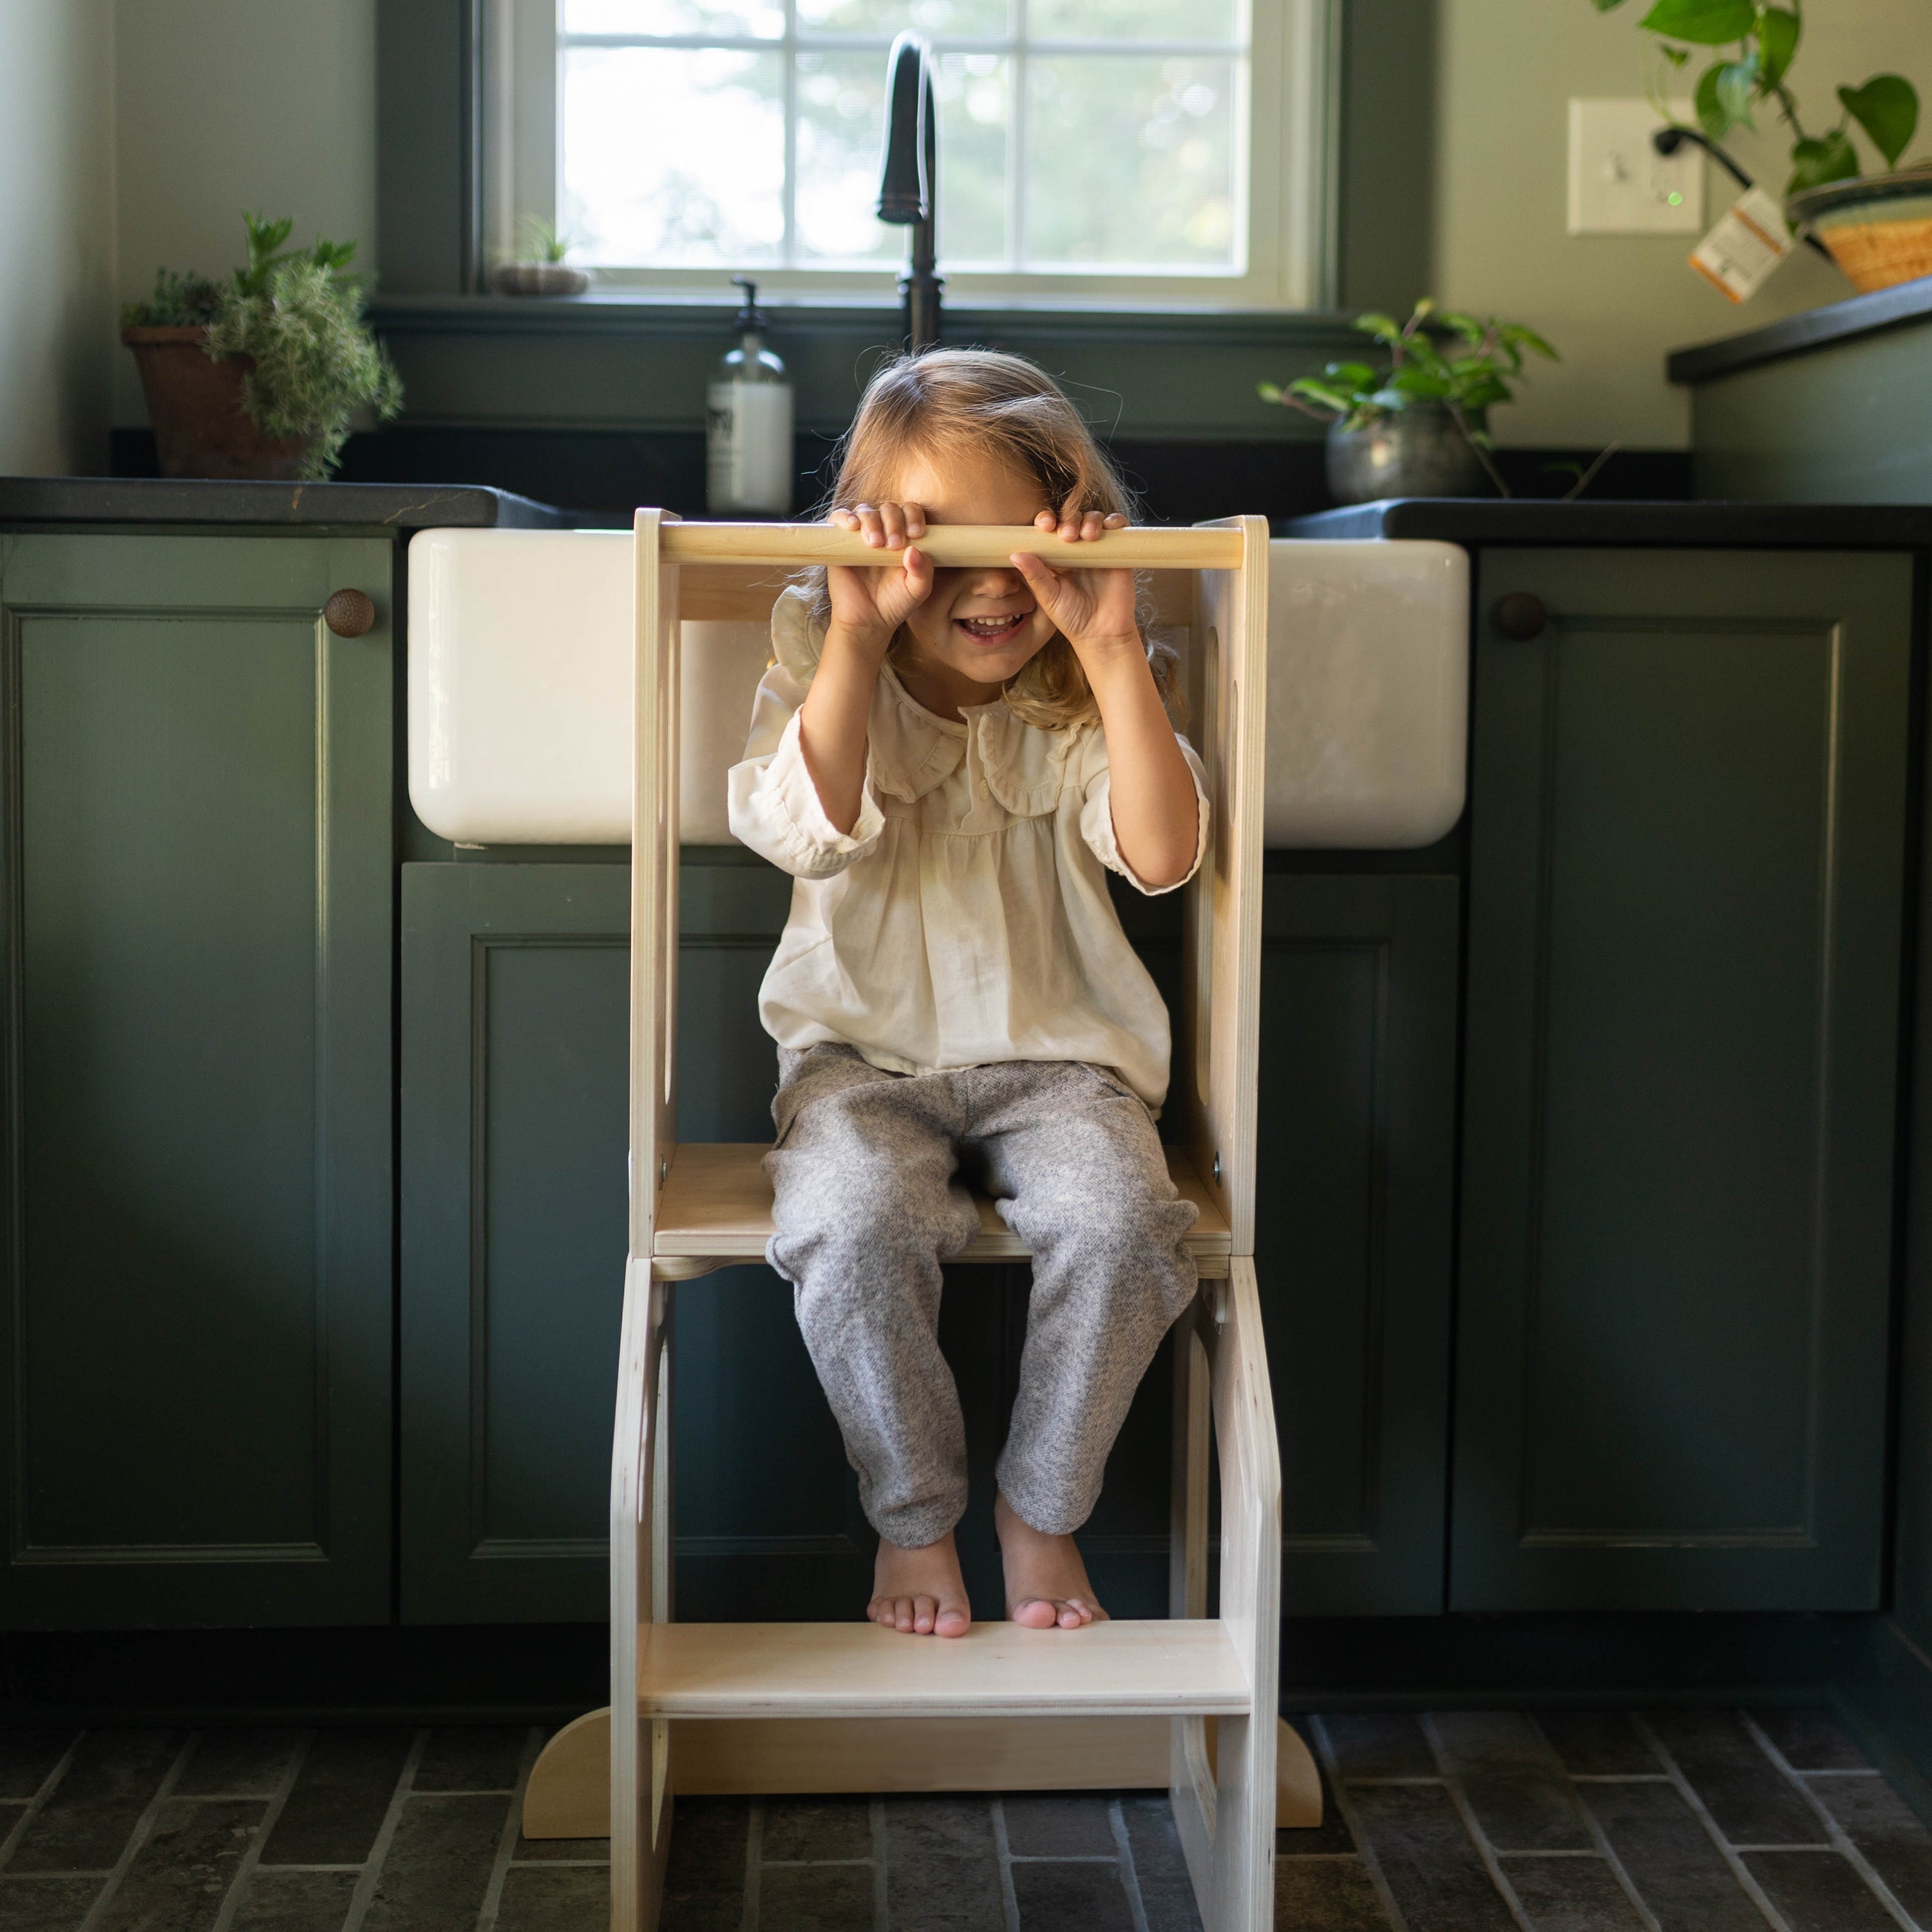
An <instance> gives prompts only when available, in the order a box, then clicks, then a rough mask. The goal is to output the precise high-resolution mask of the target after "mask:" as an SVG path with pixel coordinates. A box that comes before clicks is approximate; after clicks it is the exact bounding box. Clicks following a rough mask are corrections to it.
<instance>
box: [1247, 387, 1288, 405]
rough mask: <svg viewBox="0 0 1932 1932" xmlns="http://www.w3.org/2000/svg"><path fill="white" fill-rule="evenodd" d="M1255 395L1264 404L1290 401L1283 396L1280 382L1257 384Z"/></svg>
mask: <svg viewBox="0 0 1932 1932" xmlns="http://www.w3.org/2000/svg"><path fill="white" fill-rule="evenodd" d="M1255 394H1256V395H1258V396H1259V397H1260V398H1261V399H1262V401H1263V402H1265V403H1280V402H1286V401H1287V400H1288V399H1287V398H1286V396H1284V395H1283V394H1282V388H1281V385H1280V383H1256V385H1255Z"/></svg>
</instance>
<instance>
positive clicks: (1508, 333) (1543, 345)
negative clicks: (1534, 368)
mask: <svg viewBox="0 0 1932 1932" xmlns="http://www.w3.org/2000/svg"><path fill="white" fill-rule="evenodd" d="M1502 338H1503V340H1504V341H1505V342H1508V343H1511V344H1517V345H1520V347H1523V348H1525V349H1534V350H1535V351H1536V353H1537V354H1538V355H1539V356H1547V357H1548V358H1549V359H1550V361H1551V362H1562V360H1563V359H1562V356H1559V355H1558V354H1557V353H1556V350H1553V348H1551V347H1550V344H1548V343H1547V342H1546V341H1544V339H1543V338H1542V337H1541V336H1540V335H1538V334H1537V332H1536V331H1535V329H1526V328H1524V327H1523V324H1522V323H1520V322H1506V323H1504V324H1503V326H1502Z"/></svg>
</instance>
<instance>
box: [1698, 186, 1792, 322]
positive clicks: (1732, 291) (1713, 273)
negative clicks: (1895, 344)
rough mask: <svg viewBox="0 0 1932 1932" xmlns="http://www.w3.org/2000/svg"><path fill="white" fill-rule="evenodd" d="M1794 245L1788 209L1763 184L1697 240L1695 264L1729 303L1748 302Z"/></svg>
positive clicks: (1752, 190) (1731, 207) (1751, 189)
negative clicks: (1786, 220) (1786, 210)
mask: <svg viewBox="0 0 1932 1932" xmlns="http://www.w3.org/2000/svg"><path fill="white" fill-rule="evenodd" d="M1794 245H1795V243H1794V240H1793V236H1792V233H1791V230H1790V229H1789V228H1787V226H1785V225H1784V210H1783V209H1782V208H1780V207H1779V206H1778V203H1777V202H1775V201H1773V200H1772V198H1771V196H1769V195H1768V194H1766V193H1765V191H1764V190H1763V188H1761V187H1754V188H1748V189H1746V190H1745V193H1743V194H1742V196H1740V197H1739V199H1737V200H1736V202H1733V204H1732V205H1731V206H1730V208H1728V209H1727V210H1726V211H1725V213H1724V215H1723V217H1721V219H1720V220H1719V221H1718V225H1717V226H1716V227H1715V228H1714V229H1712V230H1711V232H1710V233H1709V234H1708V235H1707V236H1705V237H1704V239H1703V241H1701V242H1699V243H1698V245H1697V251H1696V253H1695V254H1693V255H1692V256H1691V267H1692V268H1694V269H1696V270H1697V272H1698V274H1699V275H1702V276H1703V278H1704V279H1705V281H1707V282H1709V284H1711V286H1712V287H1713V288H1714V289H1715V290H1717V291H1718V293H1719V294H1720V295H1721V296H1724V298H1725V299H1726V300H1727V301H1729V302H1749V301H1750V300H1751V297H1752V296H1754V295H1756V294H1757V292H1758V290H1760V289H1761V288H1763V287H1764V285H1765V284H1766V281H1768V280H1769V278H1770V275H1771V272H1772V269H1775V268H1776V267H1777V266H1778V263H1781V261H1783V260H1784V258H1785V257H1786V256H1787V255H1788V254H1790V253H1791V251H1792V249H1793V246H1794Z"/></svg>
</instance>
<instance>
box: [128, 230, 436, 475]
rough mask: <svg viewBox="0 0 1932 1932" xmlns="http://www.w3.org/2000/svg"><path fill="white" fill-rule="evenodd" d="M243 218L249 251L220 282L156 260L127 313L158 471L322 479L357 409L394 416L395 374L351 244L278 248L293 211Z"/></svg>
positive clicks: (397, 400) (398, 401)
mask: <svg viewBox="0 0 1932 1932" xmlns="http://www.w3.org/2000/svg"><path fill="white" fill-rule="evenodd" d="M242 220H243V221H244V223H245V224H246V226H247V229H248V260H247V262H246V263H245V264H244V266H242V267H241V268H239V269H236V272H235V273H234V275H233V277H232V278H230V279H229V281H226V282H220V283H217V282H211V281H208V280H206V279H205V278H203V277H202V276H199V275H177V274H175V272H173V271H172V270H171V269H163V270H161V272H160V274H159V275H158V276H157V278H156V279H155V283H154V293H153V295H152V296H150V297H149V298H148V300H147V301H145V302H136V303H133V304H131V305H130V306H129V307H128V308H127V309H126V310H124V311H123V312H122V314H121V341H123V342H124V343H125V344H127V346H128V347H129V348H130V349H131V350H133V352H134V361H135V363H136V366H137V367H138V368H139V370H140V372H141V387H142V391H143V392H144V393H145V395H146V397H147V399H148V416H149V419H151V421H152V422H153V424H154V446H155V449H156V451H157V454H158V455H159V458H160V469H161V474H162V475H163V476H248V477H261V478H271V479H277V480H279V479H281V478H291V479H293V478H309V479H319V478H323V477H326V476H328V475H330V474H331V473H332V472H333V471H334V470H335V467H336V466H337V464H338V462H339V461H340V460H341V454H342V446H343V443H344V441H345V440H347V437H348V434H349V425H350V421H351V419H353V417H354V416H355V414H356V412H357V410H362V409H367V410H371V411H372V412H373V413H374V414H375V415H376V416H377V417H378V418H379V419H381V418H387V417H389V416H394V415H395V413H396V412H397V410H399V409H400V408H401V407H402V383H401V380H400V379H399V378H398V376H397V374H396V372H395V369H394V368H392V366H391V365H390V362H389V359H388V357H387V356H385V355H384V354H383V351H382V350H381V348H380V347H379V346H378V344H377V341H376V339H375V338H374V336H373V335H371V334H370V332H369V330H368V326H367V325H366V324H365V323H364V321H363V320H362V303H363V294H362V286H361V284H359V282H358V281H356V280H355V279H354V278H352V277H350V276H347V275H344V274H343V270H344V269H346V268H347V266H348V265H349V263H350V261H351V260H353V257H354V256H355V254H356V245H355V243H354V242H329V241H324V240H321V239H318V240H317V242H316V243H315V245H314V247H313V248H296V249H285V248H284V247H283V244H284V242H287V239H289V233H290V229H292V228H293V226H294V223H293V221H290V220H281V221H269V220H265V219H264V218H263V217H262V216H260V215H257V214H245V215H243V217H242Z"/></svg>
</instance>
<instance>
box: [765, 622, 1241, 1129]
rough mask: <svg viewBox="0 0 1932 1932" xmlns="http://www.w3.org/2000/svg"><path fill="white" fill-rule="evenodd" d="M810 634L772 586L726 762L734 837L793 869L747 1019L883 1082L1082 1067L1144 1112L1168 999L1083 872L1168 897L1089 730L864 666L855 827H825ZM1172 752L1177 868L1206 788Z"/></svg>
mask: <svg viewBox="0 0 1932 1932" xmlns="http://www.w3.org/2000/svg"><path fill="white" fill-rule="evenodd" d="M823 642H824V637H823V633H822V632H821V631H820V630H819V629H818V628H817V626H815V625H814V624H813V623H812V622H811V617H810V614H809V607H808V604H807V601H806V599H805V593H804V592H802V591H800V590H796V589H790V590H787V591H785V592H784V593H783V594H782V595H781V596H780V597H779V598H778V604H777V607H776V608H775V610H773V611H772V649H773V655H774V656H775V658H776V660H777V661H776V662H775V664H773V665H772V667H771V669H770V670H768V671H767V672H766V673H765V676H764V679H763V682H762V683H760V685H759V686H758V694H757V700H756V702H755V703H754V706H753V708H752V712H751V738H750V740H749V742H748V743H747V744H746V745H745V757H744V762H743V763H741V764H738V765H734V766H733V767H732V768H731V772H730V825H731V830H732V833H733V836H735V837H736V838H739V839H740V840H742V841H743V842H744V843H745V844H747V845H748V846H749V847H751V850H753V851H754V852H757V853H760V854H761V855H762V856H764V857H765V858H767V859H770V860H771V862H772V863H773V864H774V865H779V866H781V867H783V868H784V870H785V871H787V872H789V873H790V874H792V876H793V878H794V879H795V880H796V881H797V883H796V885H795V886H793V889H792V900H791V916H790V919H788V920H787V922H786V925H785V929H784V937H783V938H781V940H780V941H779V942H778V951H777V953H776V954H775V956H773V958H772V963H771V967H770V969H769V971H767V972H766V974H765V980H764V984H763V986H762V987H761V988H760V991H759V995H758V1016H759V1018H760V1019H761V1020H762V1021H763V1022H764V1026H765V1030H766V1032H767V1033H769V1034H771V1036H772V1038H773V1039H774V1040H776V1041H777V1042H778V1044H779V1045H780V1046H790V1047H805V1046H813V1045H814V1044H816V1043H817V1042H819V1041H820V1040H834V1041H839V1042H842V1043H844V1044H846V1045H847V1046H853V1047H856V1049H858V1051H859V1052H860V1053H861V1054H862V1055H864V1057H865V1058H866V1059H867V1060H868V1061H871V1064H873V1065H874V1067H884V1068H886V1070H888V1071H889V1072H892V1073H932V1072H936V1071H938V1070H941V1069H944V1068H948V1067H977V1066H982V1065H985V1064H989V1063H991V1062H995V1061H1008V1060H1084V1061H1091V1062H1094V1063H1095V1064H1098V1065H1100V1066H1103V1067H1113V1068H1115V1069H1116V1070H1118V1072H1119V1073H1120V1074H1121V1077H1122V1078H1123V1079H1124V1080H1125V1081H1126V1082H1127V1084H1128V1085H1129V1086H1130V1087H1132V1088H1133V1090H1134V1091H1135V1092H1136V1094H1139V1096H1140V1097H1141V1098H1142V1100H1145V1101H1146V1102H1147V1103H1148V1106H1151V1107H1153V1108H1155V1109H1158V1108H1159V1106H1160V1103H1161V1102H1162V1100H1163V1099H1164V1098H1165V1097H1166V1092H1167V1073H1168V1052H1169V1033H1168V1017H1167V1009H1166V1007H1165V1006H1164V1005H1163V1004H1162V1001H1161V998H1160V994H1159V993H1158V992H1157V991H1156V990H1155V989H1154V982H1153V980H1151V979H1150V978H1149V977H1148V971H1147V968H1145V966H1143V965H1142V964H1141V962H1140V961H1139V959H1138V958H1137V957H1136V955H1135V953H1134V950H1133V947H1130V945H1129V944H1127V935H1126V934H1125V933H1124V932H1122V931H1121V922H1120V919H1119V918H1118V916H1117V915H1116V913H1115V910H1114V907H1113V903H1112V901H1111V900H1110V899H1109V897H1108V895H1107V886H1106V879H1105V878H1104V877H1103V874H1102V870H1101V868H1102V867H1103V866H1105V867H1106V868H1109V869H1111V870H1112V871H1116V872H1118V873H1119V874H1121V876H1122V877H1124V878H1126V879H1127V880H1131V881H1132V883H1133V884H1134V885H1135V886H1137V887H1139V889H1140V890H1141V891H1142V892H1156V891H1170V892H1171V891H1172V890H1173V889H1174V887H1173V886H1148V885H1145V884H1144V883H1142V881H1141V880H1139V879H1137V878H1136V877H1134V874H1133V870H1132V868H1130V866H1129V865H1127V862H1126V861H1125V860H1124V859H1122V857H1121V853H1120V848H1119V847H1118V845H1117V844H1115V841H1114V820H1113V814H1112V808H1111V805H1110V802H1109V779H1108V771H1107V740H1106V734H1105V733H1103V731H1102V730H1101V728H1100V724H1099V723H1098V721H1091V722H1089V723H1087V724H1079V725H1075V726H1073V727H1071V728H1070V729H1067V730H1060V731H1044V730H1040V729H1039V728H1038V727H1036V726H1034V725H1030V724H1023V723H1022V722H1021V721H1020V720H1019V718H1016V717H1015V716H1014V715H1013V713H1012V712H1010V711H1009V710H1008V709H1007V705H1006V701H1005V700H1004V698H1001V699H996V700H995V701H994V702H993V703H991V704H977V705H974V706H970V707H968V709H967V710H966V712H965V722H964V723H962V724H955V723H953V722H952V721H950V720H948V719H947V718H938V717H935V715H933V713H932V712H929V711H928V710H927V709H926V708H925V707H924V706H922V705H920V704H919V703H916V702H915V701H914V700H913V698H912V697H910V695H909V694H907V691H906V689H905V687H904V685H901V683H900V682H899V681H898V678H897V677H896V676H894V675H893V673H892V670H890V668H889V667H887V668H884V669H882V670H880V673H879V679H878V682H877V685H876V686H875V687H874V690H873V693H872V708H871V720H870V726H869V730H870V737H871V744H870V748H869V750H868V754H867V758H866V767H865V790H864V794H863V797H862V802H861V803H860V805H859V817H858V820H857V823H855V824H854V825H853V828H852V829H851V831H850V833H849V834H847V833H844V832H839V831H838V830H837V829H835V827H834V826H833V825H832V822H831V820H829V818H827V817H826V815H825V811H824V808H823V806H822V805H820V802H819V799H818V791H817V787H816V786H815V785H814V784H813V783H812V780H811V772H810V771H809V770H808V769H807V767H806V765H805V754H804V753H803V751H802V749H801V748H800V746H799V723H798V719H799V709H800V707H801V706H802V705H803V704H804V703H805V692H806V691H807V690H808V688H809V687H810V685H811V678H812V673H813V672H814V670H816V669H817V664H818V654H819V652H820V648H821V647H822V646H823ZM1181 751H1182V753H1183V754H1184V756H1185V757H1186V758H1187V764H1188V769H1190V771H1191V772H1193V775H1194V788H1195V796H1196V808H1197V814H1198V818H1199V834H1198V836H1197V838H1196V843H1195V850H1194V864H1193V866H1190V868H1189V877H1192V876H1193V872H1194V871H1195V870H1196V868H1199V865H1200V863H1201V856H1202V853H1204V852H1205V850H1207V845H1208V796H1207V791H1206V789H1205V784H1204V782H1203V778H1204V774H1203V772H1202V765H1201V760H1199V758H1198V757H1196V755H1195V754H1194V751H1193V748H1192V747H1191V746H1190V745H1188V744H1187V742H1186V740H1185V739H1184V740H1183V741H1182V742H1181ZM1176 883H1184V881H1177V882H1176Z"/></svg>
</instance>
